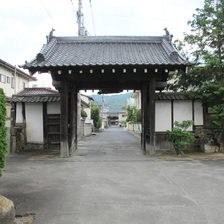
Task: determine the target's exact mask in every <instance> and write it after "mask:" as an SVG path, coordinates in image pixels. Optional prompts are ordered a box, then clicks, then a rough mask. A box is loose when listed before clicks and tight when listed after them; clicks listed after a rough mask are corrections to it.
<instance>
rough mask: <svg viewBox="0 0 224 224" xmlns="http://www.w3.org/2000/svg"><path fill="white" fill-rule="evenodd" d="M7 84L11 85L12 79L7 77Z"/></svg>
mask: <svg viewBox="0 0 224 224" xmlns="http://www.w3.org/2000/svg"><path fill="white" fill-rule="evenodd" d="M7 83H9V84H10V77H8V76H7Z"/></svg>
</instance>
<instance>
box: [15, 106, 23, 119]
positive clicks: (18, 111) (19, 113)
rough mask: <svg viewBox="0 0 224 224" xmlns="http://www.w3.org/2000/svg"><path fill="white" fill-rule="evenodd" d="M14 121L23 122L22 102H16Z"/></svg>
mask: <svg viewBox="0 0 224 224" xmlns="http://www.w3.org/2000/svg"><path fill="white" fill-rule="evenodd" d="M16 123H23V115H22V103H16Z"/></svg>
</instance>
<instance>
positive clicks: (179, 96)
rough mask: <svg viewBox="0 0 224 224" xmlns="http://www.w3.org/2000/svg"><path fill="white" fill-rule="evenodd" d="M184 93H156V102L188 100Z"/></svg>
mask: <svg viewBox="0 0 224 224" xmlns="http://www.w3.org/2000/svg"><path fill="white" fill-rule="evenodd" d="M190 99H191V98H190V97H188V96H186V95H185V94H184V93H173V92H163V93H156V100H190Z"/></svg>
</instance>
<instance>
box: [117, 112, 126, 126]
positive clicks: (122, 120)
mask: <svg viewBox="0 0 224 224" xmlns="http://www.w3.org/2000/svg"><path fill="white" fill-rule="evenodd" d="M126 119H127V110H125V109H121V110H118V121H119V126H122V127H123V126H124V124H125V122H126Z"/></svg>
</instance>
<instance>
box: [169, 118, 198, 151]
mask: <svg viewBox="0 0 224 224" xmlns="http://www.w3.org/2000/svg"><path fill="white" fill-rule="evenodd" d="M193 124H194V121H191V120H186V121H183V122H182V123H180V122H178V121H175V122H174V126H175V127H174V128H172V131H169V130H167V131H166V133H167V135H168V139H167V141H169V142H171V143H172V144H173V146H174V149H175V152H176V154H177V155H179V154H183V151H182V150H181V149H183V148H186V146H187V145H189V144H190V143H189V141H194V140H195V138H194V133H192V132H189V131H186V130H187V128H189V127H190V126H191V125H193Z"/></svg>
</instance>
